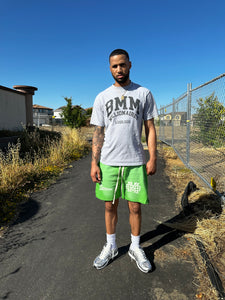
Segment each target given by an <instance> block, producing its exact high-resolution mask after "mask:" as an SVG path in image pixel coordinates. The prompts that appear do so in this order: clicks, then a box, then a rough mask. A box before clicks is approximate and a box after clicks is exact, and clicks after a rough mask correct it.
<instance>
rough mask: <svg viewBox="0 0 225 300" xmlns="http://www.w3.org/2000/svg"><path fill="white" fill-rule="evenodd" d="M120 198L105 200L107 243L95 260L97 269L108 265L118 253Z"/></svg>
mask: <svg viewBox="0 0 225 300" xmlns="http://www.w3.org/2000/svg"><path fill="white" fill-rule="evenodd" d="M118 203H119V199H116V200H115V203H114V204H112V201H105V226H106V239H107V243H106V244H105V245H104V247H103V249H102V252H101V253H100V254H99V255H98V256H97V257H96V259H95V260H94V267H95V268H96V269H103V268H104V267H106V266H107V265H108V263H109V261H110V260H111V259H113V258H114V257H116V256H117V255H118V249H117V246H116V224H117V220H118V217H117V207H118Z"/></svg>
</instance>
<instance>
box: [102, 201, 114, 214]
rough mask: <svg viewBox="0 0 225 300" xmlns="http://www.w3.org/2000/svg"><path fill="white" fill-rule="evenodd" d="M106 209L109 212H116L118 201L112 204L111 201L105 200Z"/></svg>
mask: <svg viewBox="0 0 225 300" xmlns="http://www.w3.org/2000/svg"><path fill="white" fill-rule="evenodd" d="M105 211H106V212H107V213H115V212H116V211H117V203H115V204H112V202H111V201H105Z"/></svg>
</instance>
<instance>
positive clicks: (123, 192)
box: [95, 163, 149, 204]
mask: <svg viewBox="0 0 225 300" xmlns="http://www.w3.org/2000/svg"><path fill="white" fill-rule="evenodd" d="M100 169H101V178H102V180H101V183H97V184H96V190H95V192H96V197H97V198H98V199H100V200H103V201H113V202H114V201H115V199H117V198H120V197H121V198H123V199H126V200H128V201H132V202H139V203H142V204H148V203H149V200H148V180H147V173H146V166H145V165H141V166H128V167H113V166H107V165H104V164H102V163H100Z"/></svg>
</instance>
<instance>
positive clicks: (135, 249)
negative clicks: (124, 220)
mask: <svg viewBox="0 0 225 300" xmlns="http://www.w3.org/2000/svg"><path fill="white" fill-rule="evenodd" d="M128 207H129V212H130V227H131V245H130V249H129V252H128V254H129V256H130V257H131V258H132V259H133V260H135V262H136V264H137V266H138V268H139V269H140V270H141V271H142V272H144V273H148V272H149V271H150V270H151V269H152V266H151V264H150V262H149V260H148V259H147V257H146V255H145V252H144V250H143V249H142V248H141V247H140V232H141V204H140V203H138V202H131V201H128Z"/></svg>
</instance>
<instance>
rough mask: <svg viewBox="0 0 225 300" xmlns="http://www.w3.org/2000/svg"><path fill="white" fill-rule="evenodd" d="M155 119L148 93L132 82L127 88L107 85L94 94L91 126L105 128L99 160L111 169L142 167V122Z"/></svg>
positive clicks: (143, 158)
mask: <svg viewBox="0 0 225 300" xmlns="http://www.w3.org/2000/svg"><path fill="white" fill-rule="evenodd" d="M157 116H158V112H157V107H156V103H155V100H154V98H153V96H152V94H151V92H150V91H149V90H148V89H146V88H144V87H142V86H140V85H138V84H136V83H133V82H131V83H130V84H129V85H128V86H126V87H116V86H115V85H112V86H110V87H109V88H107V89H106V90H104V91H103V92H101V93H100V94H98V95H97V97H96V99H95V102H94V106H93V111H92V116H91V124H93V125H96V126H102V127H105V139H104V144H103V147H102V151H101V157H100V161H101V162H102V163H103V164H105V165H110V166H138V165H143V164H145V155H144V150H143V146H142V144H141V133H142V125H143V120H150V119H152V118H155V117H157Z"/></svg>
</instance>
